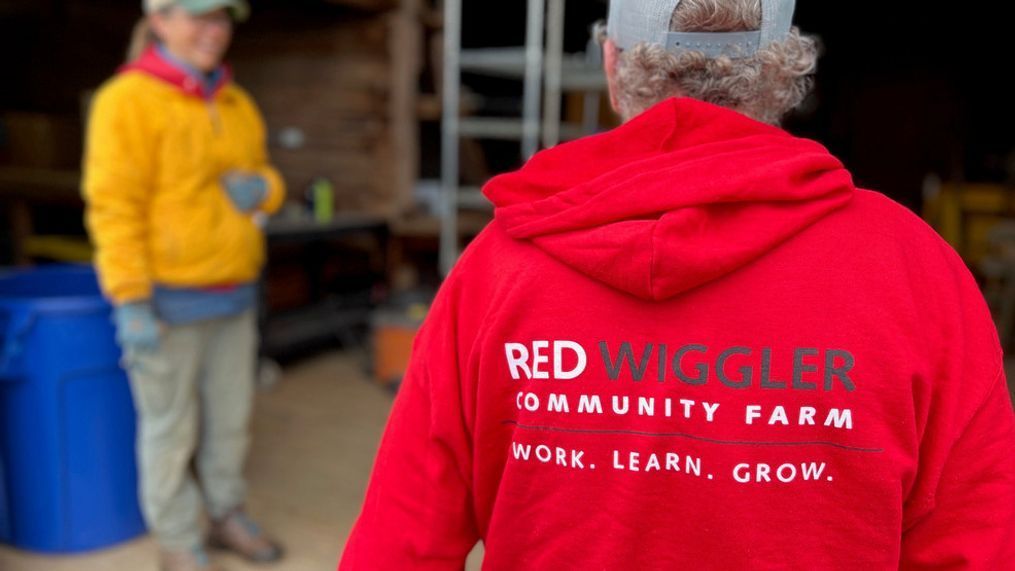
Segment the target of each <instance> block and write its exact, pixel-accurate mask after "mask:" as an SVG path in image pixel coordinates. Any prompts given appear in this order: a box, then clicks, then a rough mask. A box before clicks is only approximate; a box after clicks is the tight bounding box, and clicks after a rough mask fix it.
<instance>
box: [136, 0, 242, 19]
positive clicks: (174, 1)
mask: <svg viewBox="0 0 1015 571" xmlns="http://www.w3.org/2000/svg"><path fill="white" fill-rule="evenodd" d="M141 5H142V7H143V8H144V11H145V14H151V13H152V12H158V11H159V10H164V9H166V8H170V7H172V6H179V7H180V8H183V9H184V10H186V11H187V12H189V13H191V14H207V13H208V12H211V11H213V10H218V9H219V8H227V9H228V10H229V13H230V14H232V16H233V19H234V20H236V21H237V22H243V21H245V20H246V19H247V18H248V17H249V16H250V5H249V4H247V0H142V3H141Z"/></svg>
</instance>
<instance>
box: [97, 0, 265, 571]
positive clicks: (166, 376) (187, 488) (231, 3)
mask: <svg viewBox="0 0 1015 571" xmlns="http://www.w3.org/2000/svg"><path fill="white" fill-rule="evenodd" d="M144 10H145V18H144V19H143V20H142V22H141V23H140V24H139V25H138V28H137V30H136V31H135V38H134V45H133V46H132V48H131V52H132V53H131V58H130V61H129V62H128V64H127V65H126V66H124V67H123V68H122V69H121V70H120V72H119V73H118V74H117V75H116V76H115V77H114V78H112V79H111V80H109V81H108V82H107V83H106V84H105V85H104V86H103V87H102V88H101V89H100V91H99V93H98V94H97V95H96V98H95V101H94V106H93V109H92V112H91V117H90V124H89V129H88V142H87V150H86V156H85V161H84V168H85V177H84V195H85V199H86V202H87V213H86V222H87V225H88V229H89V232H90V234H91V236H92V240H93V242H94V243H95V246H96V250H97V253H96V265H97V267H98V272H99V277H100V281H101V283H102V286H103V290H104V292H105V293H106V294H107V295H108V297H109V298H110V299H111V300H112V301H113V303H114V305H115V313H114V318H115V322H116V328H117V338H118V341H119V343H120V345H121V346H122V348H123V351H124V363H125V365H126V368H127V369H128V373H129V377H130V381H131V388H132V391H133V394H134V400H135V405H136V408H137V413H138V469H139V475H140V496H141V504H142V510H143V512H144V515H145V519H146V521H147V523H148V526H149V528H150V529H151V531H152V533H153V534H154V536H155V537H156V539H157V540H158V542H159V544H160V546H161V548H162V554H161V565H162V568H163V569H167V570H173V571H176V570H208V569H215V567H213V566H212V564H211V562H210V561H209V558H208V555H207V553H206V551H205V545H206V543H211V544H213V545H216V546H219V547H224V548H228V549H231V550H233V551H236V552H237V553H239V554H240V555H242V556H244V557H246V558H247V559H250V560H254V561H272V560H276V559H278V558H279V557H280V556H281V549H280V548H279V546H278V545H276V544H275V543H273V542H272V541H271V540H269V539H268V538H267V537H265V535H264V534H263V533H262V532H261V531H260V530H259V529H258V527H257V526H256V525H254V523H253V522H251V520H250V519H249V518H248V516H247V515H246V512H245V511H244V509H243V503H244V498H245V488H246V486H245V482H244V479H243V475H242V466H243V460H244V457H245V456H246V453H247V448H248V445H249V434H248V423H249V418H250V412H251V407H252V401H253V388H254V372H255V361H256V352H257V343H258V340H257V332H256V317H255V299H256V295H255V292H256V285H255V282H256V279H257V277H258V274H259V272H260V270H261V266H262V264H263V261H264V237H263V234H262V232H261V230H260V228H259V225H258V224H257V219H258V218H260V217H263V216H264V215H265V214H268V213H271V212H273V211H275V210H277V209H278V208H279V206H280V205H281V204H282V202H283V199H284V195H285V188H284V184H283V182H282V179H281V177H280V176H279V174H278V173H277V171H276V170H275V169H274V168H272V166H271V165H270V164H269V162H268V155H267V152H266V140H265V139H266V136H265V127H264V122H263V120H262V118H261V115H260V113H259V111H258V109H257V107H256V106H255V104H254V102H253V101H252V100H251V98H250V96H249V95H248V94H247V93H246V92H245V91H243V90H242V89H240V88H239V87H238V86H237V85H236V84H235V83H233V82H232V79H231V76H230V71H229V68H228V67H226V66H224V65H223V63H222V59H223V56H224V54H225V52H226V50H227V49H228V47H229V44H230V41H231V39H232V33H233V24H234V22H235V21H239V20H243V19H245V18H246V17H247V15H248V13H249V7H248V5H247V3H246V2H245V1H244V0H145V2H144ZM192 460H194V465H195V467H196V477H195V476H194V475H192V474H191V472H190V465H191V461H192ZM203 509H207V512H208V515H209V516H210V519H211V522H212V525H211V530H210V535H209V537H208V538H207V540H206V538H205V534H204V533H203V530H202V526H201V520H202V511H203Z"/></svg>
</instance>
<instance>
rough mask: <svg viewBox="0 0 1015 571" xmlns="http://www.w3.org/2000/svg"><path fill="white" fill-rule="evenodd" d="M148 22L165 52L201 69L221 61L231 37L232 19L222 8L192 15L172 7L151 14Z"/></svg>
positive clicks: (214, 65) (208, 68) (212, 67)
mask: <svg viewBox="0 0 1015 571" xmlns="http://www.w3.org/2000/svg"><path fill="white" fill-rule="evenodd" d="M151 21H152V27H153V29H154V30H155V33H156V35H157V36H158V37H159V40H160V41H161V42H162V44H163V45H164V46H165V47H166V49H167V50H169V53H171V54H173V56H175V57H177V58H179V59H181V60H183V61H184V62H185V63H187V64H188V65H191V66H193V67H195V68H197V69H199V70H201V71H203V72H211V71H214V70H215V69H216V68H217V67H218V66H219V65H220V64H221V63H222V58H224V57H225V54H226V50H228V49H229V43H230V42H231V41H232V38H233V20H232V17H231V16H230V14H229V11H228V10H227V9H225V8H220V9H218V10H213V11H211V12H207V13H205V14H198V15H194V14H190V13H188V12H187V11H186V10H184V9H182V8H180V7H173V8H170V9H168V10H166V11H164V12H157V13H155V14H152V15H151Z"/></svg>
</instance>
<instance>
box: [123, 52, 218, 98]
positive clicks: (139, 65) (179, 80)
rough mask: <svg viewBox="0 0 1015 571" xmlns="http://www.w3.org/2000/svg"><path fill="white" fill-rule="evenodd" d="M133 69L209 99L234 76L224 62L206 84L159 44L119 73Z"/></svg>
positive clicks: (193, 94) (188, 93)
mask: <svg viewBox="0 0 1015 571" xmlns="http://www.w3.org/2000/svg"><path fill="white" fill-rule="evenodd" d="M131 71H138V72H141V73H145V74H148V75H150V76H152V77H155V78H157V79H161V80H162V81H165V82H166V83H169V84H172V85H173V86H175V87H177V88H178V89H180V91H183V92H184V93H186V94H187V95H190V96H192V97H198V98H201V99H208V100H211V99H214V98H215V96H216V95H218V93H219V92H220V91H221V90H222V88H223V87H225V86H226V85H227V84H228V83H229V82H230V81H232V76H233V74H232V70H231V69H230V67H229V66H228V65H227V64H223V65H222V67H220V68H219V70H218V71H217V72H216V76H217V77H215V78H214V81H213V82H212V83H211V85H210V86H206V85H205V82H204V81H203V80H202V79H201V78H199V77H195V74H194V73H190V72H188V70H187V69H185V68H184V66H181V65H179V64H177V63H176V62H174V61H172V60H170V59H169V58H167V57H166V56H165V55H163V54H162V53H161V52H160V50H159V48H158V46H152V47H150V48H148V49H147V50H145V52H144V53H143V54H141V57H139V58H137V59H136V60H134V61H132V62H130V63H128V64H126V65H124V66H122V67H121V68H120V69H119V73H128V72H131Z"/></svg>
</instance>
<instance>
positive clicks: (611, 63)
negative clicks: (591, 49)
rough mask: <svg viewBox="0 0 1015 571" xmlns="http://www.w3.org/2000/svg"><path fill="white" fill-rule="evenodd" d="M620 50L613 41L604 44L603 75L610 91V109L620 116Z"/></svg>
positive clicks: (609, 40) (608, 40)
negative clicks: (618, 86) (618, 96)
mask: <svg viewBox="0 0 1015 571" xmlns="http://www.w3.org/2000/svg"><path fill="white" fill-rule="evenodd" d="M619 52H620V50H618V49H617V44H615V43H614V42H613V40H611V39H607V40H606V41H605V42H603V73H605V74H606V85H607V87H608V88H609V91H610V107H612V108H613V111H614V112H616V113H617V114H618V115H619V114H620V105H619V104H618V102H617V56H618V55H619Z"/></svg>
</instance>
